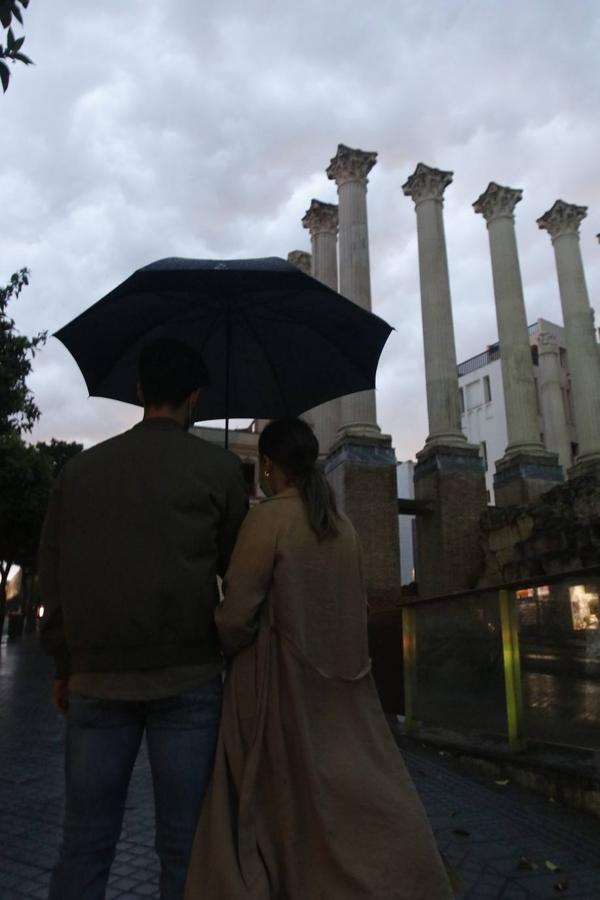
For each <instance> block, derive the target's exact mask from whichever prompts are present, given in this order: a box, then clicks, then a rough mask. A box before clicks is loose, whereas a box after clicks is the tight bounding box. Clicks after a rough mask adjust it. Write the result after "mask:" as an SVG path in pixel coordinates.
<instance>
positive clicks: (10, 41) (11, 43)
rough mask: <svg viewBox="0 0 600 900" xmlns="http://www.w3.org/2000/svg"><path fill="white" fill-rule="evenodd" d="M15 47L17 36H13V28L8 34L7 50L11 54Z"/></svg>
mask: <svg viewBox="0 0 600 900" xmlns="http://www.w3.org/2000/svg"><path fill="white" fill-rule="evenodd" d="M14 46H15V36H14V34H13V30H12V28H9V29H8V34H7V35H6V49H7V50H8V51H9V52H10V51H11V50H12V49H13V48H14Z"/></svg>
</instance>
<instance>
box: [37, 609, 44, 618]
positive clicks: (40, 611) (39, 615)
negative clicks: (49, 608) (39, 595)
mask: <svg viewBox="0 0 600 900" xmlns="http://www.w3.org/2000/svg"><path fill="white" fill-rule="evenodd" d="M44 612H45V610H44V607H43V606H40V608H39V609H38V619H43V618H44Z"/></svg>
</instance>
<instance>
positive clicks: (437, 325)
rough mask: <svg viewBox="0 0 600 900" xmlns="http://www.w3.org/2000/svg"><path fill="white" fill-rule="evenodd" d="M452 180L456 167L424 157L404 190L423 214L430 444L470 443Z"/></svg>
mask: <svg viewBox="0 0 600 900" xmlns="http://www.w3.org/2000/svg"><path fill="white" fill-rule="evenodd" d="M451 181H452V173H451V172H441V171H440V170H439V169H431V168H430V167H429V166H425V165H424V164H423V163H419V165H418V166H417V168H416V170H415V172H414V173H413V175H411V177H410V178H409V179H408V181H407V182H406V184H405V185H404V186H403V191H404V193H405V194H406V195H407V196H410V197H412V199H413V200H414V203H415V210H416V215H417V238H418V244H419V276H420V283H421V315H422V320H423V343H424V349H425V379H426V387H427V412H428V417H429V436H428V438H427V442H426V445H425V446H426V447H427V446H432V445H450V446H453V445H457V446H459V445H464V444H465V443H466V439H465V437H464V435H463V433H462V431H461V428H460V404H459V393H458V375H457V364H456V346H455V342H454V323H453V321H452V301H451V297H450V277H449V273H448V257H447V252H446V237H445V234H444V218H443V199H442V198H443V193H444V190H445V188H446V187H447V186H448V185H449V184H450V183H451Z"/></svg>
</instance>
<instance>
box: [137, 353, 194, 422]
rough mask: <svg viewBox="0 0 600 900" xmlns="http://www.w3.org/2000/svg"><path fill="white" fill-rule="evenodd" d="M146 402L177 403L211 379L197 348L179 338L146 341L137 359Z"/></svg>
mask: <svg viewBox="0 0 600 900" xmlns="http://www.w3.org/2000/svg"><path fill="white" fill-rule="evenodd" d="M138 372H139V378H140V385H141V388H142V393H143V395H144V403H145V404H146V406H178V405H179V404H180V403H183V401H184V400H185V398H186V397H189V395H190V394H191V393H192V391H195V390H197V388H201V387H204V386H205V385H207V384H208V383H209V377H208V372H207V369H206V366H205V365H204V360H203V359H202V357H201V355H200V354H199V353H198V351H197V350H194V348H193V347H190V346H189V344H184V342H183V341H178V340H177V339H176V338H158V339H157V340H155V341H153V342H152V343H151V344H146V346H145V347H143V348H142V350H141V352H140V357H139V362H138Z"/></svg>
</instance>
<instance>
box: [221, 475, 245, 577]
mask: <svg viewBox="0 0 600 900" xmlns="http://www.w3.org/2000/svg"><path fill="white" fill-rule="evenodd" d="M232 463H233V466H232V472H231V474H230V477H229V481H228V485H227V495H226V498H225V510H224V515H223V521H222V523H221V529H220V531H219V559H218V567H217V571H218V574H219V575H220V576H221V577H223V575H224V574H225V572H226V571H227V567H228V565H229V560H230V559H231V554H232V552H233V548H234V546H235V540H236V538H237V535H238V532H239V530H240V526H241V524H242V522H243V521H244V519H245V517H246V515H247V513H248V493H247V491H246V484H245V482H244V473H243V469H242V464H241V462H240V460H239V459H237V457H235V458H234V459H233V460H232Z"/></svg>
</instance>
